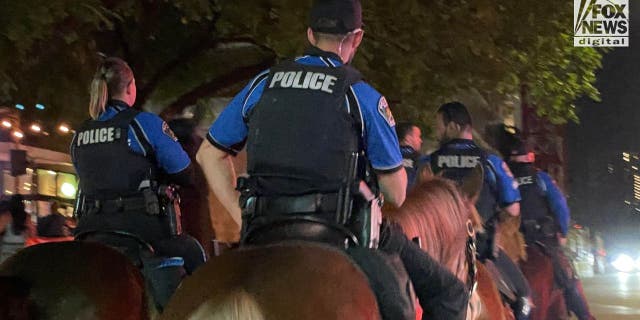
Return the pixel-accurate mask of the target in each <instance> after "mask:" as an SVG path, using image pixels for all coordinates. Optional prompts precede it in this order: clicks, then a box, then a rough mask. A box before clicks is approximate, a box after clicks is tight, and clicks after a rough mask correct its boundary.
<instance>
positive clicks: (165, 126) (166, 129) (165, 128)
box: [162, 121, 178, 141]
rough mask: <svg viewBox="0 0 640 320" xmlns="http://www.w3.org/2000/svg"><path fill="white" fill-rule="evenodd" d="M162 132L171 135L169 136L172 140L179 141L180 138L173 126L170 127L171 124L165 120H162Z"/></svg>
mask: <svg viewBox="0 0 640 320" xmlns="http://www.w3.org/2000/svg"><path fill="white" fill-rule="evenodd" d="M162 132H164V134H166V135H167V136H169V138H171V140H173V141H178V138H177V137H176V134H175V133H173V131H172V130H171V128H169V124H168V123H166V122H164V121H163V122H162Z"/></svg>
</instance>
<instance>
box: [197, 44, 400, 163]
mask: <svg viewBox="0 0 640 320" xmlns="http://www.w3.org/2000/svg"><path fill="white" fill-rule="evenodd" d="M318 50H319V49H317V48H316V49H315V52H317V51H318ZM295 61H296V62H297V63H301V64H305V65H313V66H326V67H333V66H340V65H342V62H341V61H340V59H339V58H338V56H337V55H332V56H331V57H324V56H320V55H316V54H313V51H312V53H311V54H308V55H305V56H302V57H299V58H297V59H296V60H295ZM268 76H269V70H266V71H264V72H262V73H260V74H259V75H258V76H256V77H255V78H254V79H253V80H251V81H250V82H249V84H248V85H247V86H246V87H245V88H244V89H243V90H242V91H240V93H238V95H236V96H235V98H233V100H231V102H230V103H229V105H227V107H226V108H225V109H224V110H223V111H222V113H221V114H220V116H219V117H218V118H217V119H216V121H214V123H213V124H212V125H211V128H210V129H209V133H208V134H207V140H209V142H211V143H212V144H213V145H214V146H216V147H217V148H219V149H221V150H224V151H225V152H228V153H230V154H233V155H235V154H236V153H238V152H239V151H240V150H241V149H242V148H243V147H244V143H245V141H246V138H247V134H248V130H249V129H248V127H247V123H246V121H245V120H246V119H247V115H248V114H249V111H251V109H252V108H254V107H255V106H256V105H257V103H258V101H260V97H261V96H262V92H263V90H264V87H265V82H266V79H267V78H268ZM351 90H352V91H353V94H354V95H355V96H356V99H357V103H358V106H357V107H358V108H360V114H361V115H362V123H363V125H364V128H363V129H364V130H363V133H364V141H365V143H366V146H367V150H366V152H367V157H368V159H369V161H370V162H371V165H372V167H373V168H374V169H376V170H378V171H394V170H397V169H399V168H400V167H401V166H402V155H401V154H400V147H399V144H398V138H397V137H396V133H395V129H394V127H395V122H394V120H393V116H392V115H391V112H390V110H389V106H388V105H387V101H386V99H385V98H384V97H383V96H382V95H381V94H380V93H378V92H377V91H376V90H375V89H374V88H373V87H371V86H370V85H368V84H367V83H365V82H363V81H360V82H357V83H355V84H353V85H352V86H351ZM350 107H351V106H349V105H348V102H346V103H345V108H350Z"/></svg>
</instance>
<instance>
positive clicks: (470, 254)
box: [465, 220, 478, 298]
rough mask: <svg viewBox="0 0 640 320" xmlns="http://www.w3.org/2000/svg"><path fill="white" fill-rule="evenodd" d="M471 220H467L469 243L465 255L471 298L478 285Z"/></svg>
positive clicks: (474, 241)
mask: <svg viewBox="0 0 640 320" xmlns="http://www.w3.org/2000/svg"><path fill="white" fill-rule="evenodd" d="M474 235H475V232H474V229H473V224H472V223H471V220H467V245H466V251H465V256H466V258H467V271H468V277H467V284H469V298H471V295H473V293H474V292H475V291H476V288H477V287H478V268H477V266H476V239H475V237H474Z"/></svg>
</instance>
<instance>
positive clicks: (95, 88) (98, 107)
mask: <svg viewBox="0 0 640 320" xmlns="http://www.w3.org/2000/svg"><path fill="white" fill-rule="evenodd" d="M107 91H108V89H107V79H106V78H104V77H102V76H100V77H94V78H93V80H92V81H91V100H90V101H89V115H90V116H91V119H93V120H96V119H98V117H100V115H101V114H102V113H103V112H104V108H105V107H106V105H107V99H108V98H109V94H108V92H107Z"/></svg>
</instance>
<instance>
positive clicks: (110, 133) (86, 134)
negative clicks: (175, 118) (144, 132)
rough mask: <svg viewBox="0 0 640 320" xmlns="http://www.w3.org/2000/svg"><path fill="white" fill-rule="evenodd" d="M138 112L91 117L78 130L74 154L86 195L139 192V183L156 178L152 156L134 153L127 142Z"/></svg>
mask: <svg viewBox="0 0 640 320" xmlns="http://www.w3.org/2000/svg"><path fill="white" fill-rule="evenodd" d="M138 113H139V111H137V110H134V109H132V108H128V109H126V110H123V111H120V112H118V114H116V115H115V116H114V117H113V118H111V119H109V120H106V121H95V120H88V121H86V122H85V123H84V124H83V125H82V127H81V128H80V129H79V130H78V131H77V133H76V135H75V136H74V138H73V141H72V149H73V152H72V154H73V156H74V161H75V163H76V170H77V173H78V177H79V178H80V190H82V193H83V195H84V196H85V197H87V198H89V199H101V200H109V199H114V198H116V197H126V196H134V195H138V194H139V193H138V188H139V186H140V182H142V181H143V180H145V179H153V178H154V177H155V174H156V165H155V164H154V162H153V161H152V159H151V157H145V156H143V155H139V154H137V153H134V152H133V151H132V150H131V149H130V148H129V145H128V142H127V134H128V128H129V124H130V123H131V122H132V121H133V119H134V118H135V116H136V115H137V114H138Z"/></svg>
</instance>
